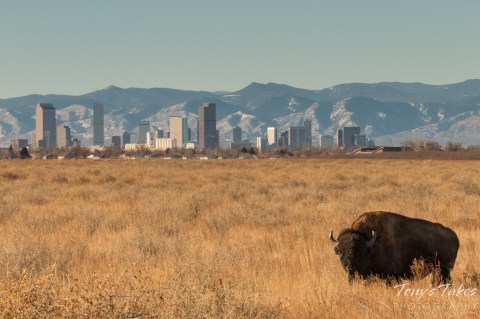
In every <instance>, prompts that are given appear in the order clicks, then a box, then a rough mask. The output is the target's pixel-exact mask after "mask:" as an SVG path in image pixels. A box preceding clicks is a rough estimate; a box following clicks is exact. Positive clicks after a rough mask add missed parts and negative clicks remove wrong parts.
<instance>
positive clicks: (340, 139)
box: [337, 129, 343, 147]
mask: <svg viewBox="0 0 480 319" xmlns="http://www.w3.org/2000/svg"><path fill="white" fill-rule="evenodd" d="M337 146H338V147H342V146H343V129H339V130H338V131H337Z"/></svg>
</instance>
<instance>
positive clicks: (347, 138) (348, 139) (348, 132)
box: [343, 126, 360, 147]
mask: <svg viewBox="0 0 480 319" xmlns="http://www.w3.org/2000/svg"><path fill="white" fill-rule="evenodd" d="M357 134H360V128H359V127H347V126H345V127H344V128H343V146H346V147H353V146H355V135H357Z"/></svg>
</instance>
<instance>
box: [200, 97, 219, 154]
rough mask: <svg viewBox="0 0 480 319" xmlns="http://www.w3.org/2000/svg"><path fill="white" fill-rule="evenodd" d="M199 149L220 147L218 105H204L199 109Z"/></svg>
mask: <svg viewBox="0 0 480 319" xmlns="http://www.w3.org/2000/svg"><path fill="white" fill-rule="evenodd" d="M198 147H199V148H207V149H208V148H209V149H212V148H216V147H218V131H217V118H216V104H215V103H203V104H202V105H201V106H200V107H199V108H198Z"/></svg>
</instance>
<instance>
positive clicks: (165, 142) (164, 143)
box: [155, 138, 177, 150]
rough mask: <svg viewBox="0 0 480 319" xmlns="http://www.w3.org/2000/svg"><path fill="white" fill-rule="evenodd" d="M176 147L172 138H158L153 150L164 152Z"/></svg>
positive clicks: (175, 142) (175, 141)
mask: <svg viewBox="0 0 480 319" xmlns="http://www.w3.org/2000/svg"><path fill="white" fill-rule="evenodd" d="M175 147H177V140H176V139H174V138H159V139H157V140H156V144H155V149H157V150H166V149H167V148H170V149H172V148H175Z"/></svg>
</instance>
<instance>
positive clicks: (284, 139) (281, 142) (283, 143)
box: [278, 131, 288, 147]
mask: <svg viewBox="0 0 480 319" xmlns="http://www.w3.org/2000/svg"><path fill="white" fill-rule="evenodd" d="M278 146H279V147H287V146H288V131H285V132H282V133H280V138H279V139H278Z"/></svg>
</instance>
